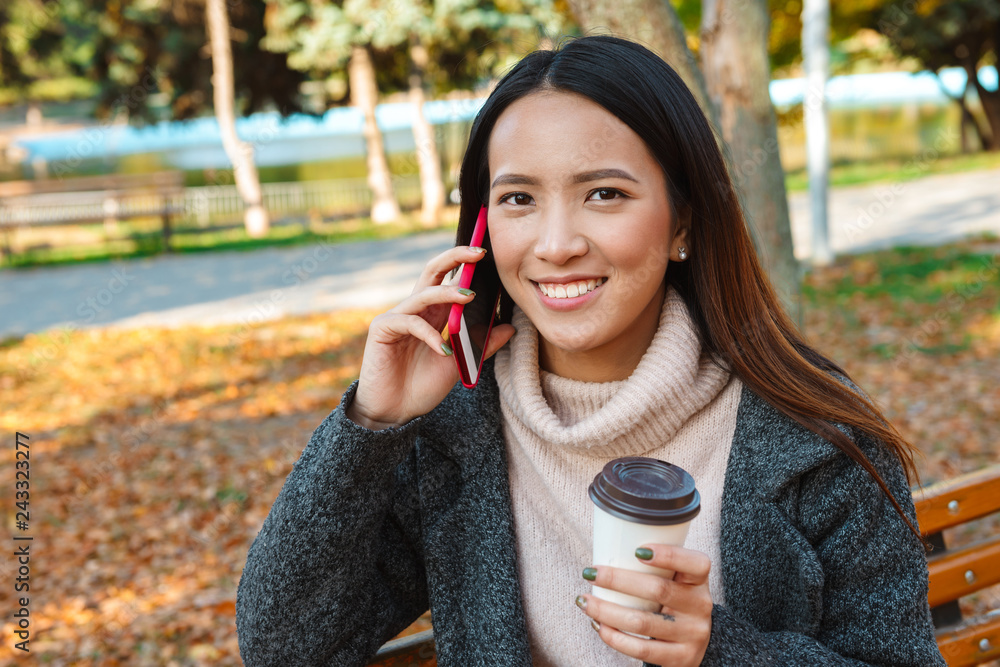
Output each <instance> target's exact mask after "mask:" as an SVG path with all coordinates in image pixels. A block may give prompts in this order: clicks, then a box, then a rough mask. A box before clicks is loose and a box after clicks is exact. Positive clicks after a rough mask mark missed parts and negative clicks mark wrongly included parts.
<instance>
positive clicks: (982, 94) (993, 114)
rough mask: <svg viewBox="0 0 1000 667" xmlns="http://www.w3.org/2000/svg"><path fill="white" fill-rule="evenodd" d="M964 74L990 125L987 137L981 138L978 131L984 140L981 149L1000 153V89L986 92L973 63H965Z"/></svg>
mask: <svg viewBox="0 0 1000 667" xmlns="http://www.w3.org/2000/svg"><path fill="white" fill-rule="evenodd" d="M965 72H966V74H968V77H969V79H968V80H969V81H971V82H972V83H973V85H975V87H976V94H977V95H979V103H980V105H981V106H982V107H983V113H984V114H985V115H986V120H987V122H988V123H989V125H990V134H989V137H982V131H980V136H981V137H982V138H983V139H984V141H983V148H984V149H986V150H988V151H1000V88H998V89H997V90H986V88H984V87H983V84H982V83H980V82H979V72H978V71H977V70H976V64H975V63H972V64H968V63H967V64H966V66H965Z"/></svg>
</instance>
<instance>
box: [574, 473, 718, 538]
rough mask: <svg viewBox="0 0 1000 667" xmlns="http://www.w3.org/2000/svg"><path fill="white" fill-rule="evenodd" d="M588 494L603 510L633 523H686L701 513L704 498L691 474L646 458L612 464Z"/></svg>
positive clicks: (595, 479) (596, 479) (594, 483)
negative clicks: (702, 498) (699, 493)
mask: <svg viewBox="0 0 1000 667" xmlns="http://www.w3.org/2000/svg"><path fill="white" fill-rule="evenodd" d="M588 492H589V494H590V499H591V500H593V501H594V504H596V505H597V506H598V507H600V508H601V509H602V510H604V511H605V512H607V513H608V514H611V515H612V516H616V517H618V518H619V519H624V520H625V521H632V522H633V523H644V524H650V525H656V526H666V525H670V524H676V523H685V522H687V521H690V520H691V519H693V518H695V517H696V516H698V512H699V511H700V510H701V496H700V495H698V490H697V489H696V488H695V485H694V478H693V477H691V475H689V474H688V473H687V471H685V470H684V469H683V468H679V467H678V466H675V465H674V464H672V463H667V462H666V461H660V460H659V459H650V458H645V457H642V456H626V457H624V458H620V459H615V460H613V461H609V462H608V463H607V465H605V466H604V469H603V470H602V471H601V472H599V473H598V474H597V477H595V478H594V481H593V483H592V484H591V485H590V488H589V489H588Z"/></svg>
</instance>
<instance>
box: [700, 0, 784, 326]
mask: <svg viewBox="0 0 1000 667" xmlns="http://www.w3.org/2000/svg"><path fill="white" fill-rule="evenodd" d="M768 30H769V16H768V12H767V3H766V2H765V0H705V1H704V2H703V3H702V22H701V58H702V69H703V71H704V73H705V81H706V82H707V84H708V95H709V98H710V99H711V100H712V103H713V104H714V105H715V106H716V107H717V109H718V117H719V128H720V130H721V133H722V137H723V139H725V141H726V143H727V144H728V145H729V148H730V150H731V156H732V162H731V164H730V166H729V168H730V174H731V176H732V178H733V180H734V182H735V183H736V186H737V189H738V190H739V191H740V196H741V200H742V202H743V210H744V212H745V213H746V215H747V217H748V220H749V222H750V227H751V230H752V231H753V234H754V241H755V243H756V246H757V254H758V256H759V257H760V258H761V261H762V262H763V264H764V268H765V269H766V270H767V273H768V275H769V276H770V278H771V282H772V283H773V284H774V287H775V289H776V290H777V292H778V296H779V297H780V298H781V301H782V304H783V305H784V307H785V309H786V311H787V312H788V314H789V315H790V316H791V317H792V319H793V320H794V321H799V295H800V281H801V276H800V273H799V266H798V262H797V261H796V260H795V255H794V253H793V245H792V230H791V224H790V221H789V215H788V197H787V195H786V193H785V177H784V170H783V169H782V167H781V156H780V155H779V153H778V130H777V120H776V118H775V114H774V108H773V106H772V105H771V98H770V95H769V94H768V83H769V81H770V79H771V69H770V64H769V60H768V54H767V39H768Z"/></svg>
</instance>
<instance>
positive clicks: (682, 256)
mask: <svg viewBox="0 0 1000 667" xmlns="http://www.w3.org/2000/svg"><path fill="white" fill-rule="evenodd" d="M677 256H678V257H679V258H680V260H681V261H682V262H683V261H684V260H685V259H687V258H688V251H687V248H685V247H684V246H681V247H680V248H678V249H677Z"/></svg>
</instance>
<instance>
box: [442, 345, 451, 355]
mask: <svg viewBox="0 0 1000 667" xmlns="http://www.w3.org/2000/svg"><path fill="white" fill-rule="evenodd" d="M441 349H442V350H444V353H445V354H447V355H448V356H449V357H450V356H451V355H452V350H451V345H448V343H441Z"/></svg>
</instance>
